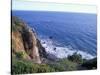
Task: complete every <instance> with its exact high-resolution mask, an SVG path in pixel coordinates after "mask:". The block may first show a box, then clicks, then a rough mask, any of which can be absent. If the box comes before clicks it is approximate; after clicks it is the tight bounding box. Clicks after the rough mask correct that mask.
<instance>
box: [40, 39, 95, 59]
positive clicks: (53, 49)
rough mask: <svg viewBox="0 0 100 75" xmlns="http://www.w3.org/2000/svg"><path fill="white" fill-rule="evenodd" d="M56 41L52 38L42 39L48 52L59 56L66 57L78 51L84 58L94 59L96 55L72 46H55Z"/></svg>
mask: <svg viewBox="0 0 100 75" xmlns="http://www.w3.org/2000/svg"><path fill="white" fill-rule="evenodd" d="M53 42H54V41H52V40H51V39H42V40H41V44H42V46H43V47H44V48H45V50H46V52H47V53H48V54H53V55H55V56H56V57H57V58H66V57H68V55H73V53H75V52H77V54H81V55H82V58H83V59H93V58H94V57H95V56H93V55H91V54H89V53H87V52H83V51H82V50H76V49H72V48H71V46H66V47H61V46H55V45H54V44H53Z"/></svg>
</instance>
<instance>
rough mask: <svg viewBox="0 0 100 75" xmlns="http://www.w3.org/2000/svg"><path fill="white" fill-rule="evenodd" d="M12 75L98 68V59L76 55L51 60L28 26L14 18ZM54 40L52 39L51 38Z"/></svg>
mask: <svg viewBox="0 0 100 75" xmlns="http://www.w3.org/2000/svg"><path fill="white" fill-rule="evenodd" d="M11 35H12V38H11V40H12V48H11V49H12V74H27V73H44V72H60V71H73V70H86V69H87V70H88V69H96V68H97V58H94V59H91V60H84V59H82V56H81V55H80V54H77V53H74V54H73V55H71V56H68V58H63V59H57V58H55V59H57V60H56V61H54V60H51V59H50V58H49V57H48V54H47V53H46V51H45V48H43V47H42V45H41V43H40V41H39V40H38V38H37V37H36V33H35V31H33V30H32V29H31V28H30V27H28V25H27V24H26V23H25V22H23V21H22V20H21V19H19V18H17V17H12V32H11ZM51 38H52V37H51Z"/></svg>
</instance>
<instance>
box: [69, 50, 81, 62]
mask: <svg viewBox="0 0 100 75" xmlns="http://www.w3.org/2000/svg"><path fill="white" fill-rule="evenodd" d="M68 60H70V61H72V62H76V63H82V62H83V59H82V56H81V55H80V54H77V53H76V52H75V53H74V54H73V55H71V56H70V55H69V56H68Z"/></svg>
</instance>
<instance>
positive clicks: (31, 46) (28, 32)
mask: <svg viewBox="0 0 100 75" xmlns="http://www.w3.org/2000/svg"><path fill="white" fill-rule="evenodd" d="M11 33H12V39H11V40H12V55H13V56H15V57H18V55H19V56H20V55H21V54H23V56H22V58H24V59H28V60H32V61H33V62H35V63H41V62H42V58H43V57H44V55H45V54H46V52H45V49H44V48H43V47H42V46H41V44H40V42H39V40H38V38H37V37H36V33H35V31H33V29H31V28H30V27H28V25H27V24H26V23H24V22H23V21H22V20H21V19H19V18H17V17H12V32H11ZM44 53H45V54H44Z"/></svg>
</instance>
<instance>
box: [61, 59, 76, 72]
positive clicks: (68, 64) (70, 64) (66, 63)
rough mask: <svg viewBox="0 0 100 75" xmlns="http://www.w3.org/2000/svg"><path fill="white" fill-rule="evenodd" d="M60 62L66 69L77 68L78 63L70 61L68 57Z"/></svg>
mask: <svg viewBox="0 0 100 75" xmlns="http://www.w3.org/2000/svg"><path fill="white" fill-rule="evenodd" d="M59 62H60V64H61V66H64V67H65V71H72V70H77V63H74V62H72V61H69V60H68V59H67V58H64V59H61V60H60V61H59Z"/></svg>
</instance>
